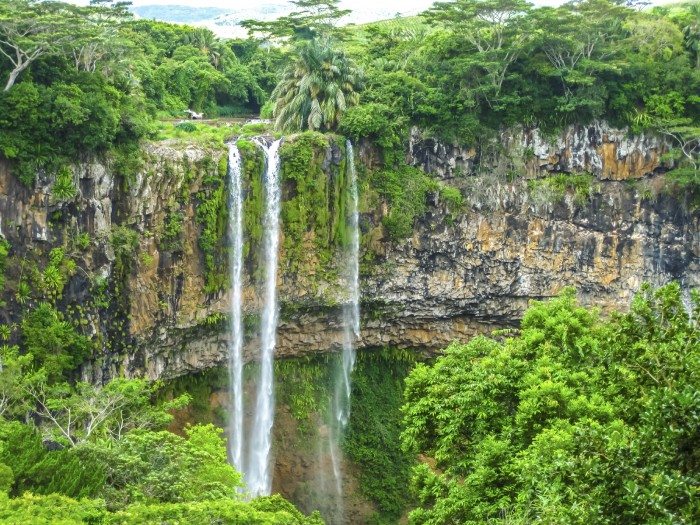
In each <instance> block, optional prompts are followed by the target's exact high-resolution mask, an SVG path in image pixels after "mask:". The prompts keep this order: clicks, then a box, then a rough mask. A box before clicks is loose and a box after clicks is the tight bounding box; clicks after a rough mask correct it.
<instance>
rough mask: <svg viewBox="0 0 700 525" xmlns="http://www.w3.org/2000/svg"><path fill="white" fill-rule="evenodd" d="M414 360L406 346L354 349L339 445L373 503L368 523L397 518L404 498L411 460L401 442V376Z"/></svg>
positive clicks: (403, 508)
mask: <svg viewBox="0 0 700 525" xmlns="http://www.w3.org/2000/svg"><path fill="white" fill-rule="evenodd" d="M415 362H416V358H415V354H413V353H411V352H408V351H400V350H391V349H385V350H382V351H377V352H359V353H358V355H357V363H356V366H355V371H354V373H353V378H352V381H353V383H352V410H351V412H350V421H349V423H348V428H347V430H346V432H345V436H344V440H343V450H344V452H345V454H346V455H347V458H348V459H350V460H351V461H352V462H353V463H354V464H355V465H356V466H357V467H358V472H359V481H360V489H361V490H362V493H363V494H364V495H365V496H366V497H367V498H368V499H369V500H370V501H372V502H373V503H375V504H376V505H377V508H378V512H377V514H376V515H375V516H374V519H373V520H372V522H373V523H377V524H380V523H387V524H388V523H396V522H397V521H398V520H399V518H400V517H401V515H402V514H403V513H404V512H405V511H406V508H407V506H408V504H409V499H408V493H407V490H406V487H408V485H409V481H410V475H411V466H412V465H413V460H412V458H411V456H410V455H409V454H406V453H404V452H402V450H401V444H400V434H401V429H402V423H401V406H402V404H403V386H404V379H405V378H406V376H407V375H408V373H409V372H410V370H411V368H412V367H413V365H414V364H415Z"/></svg>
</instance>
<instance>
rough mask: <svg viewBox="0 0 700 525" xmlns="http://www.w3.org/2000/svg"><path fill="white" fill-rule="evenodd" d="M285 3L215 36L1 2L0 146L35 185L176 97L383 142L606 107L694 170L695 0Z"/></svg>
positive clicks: (394, 146)
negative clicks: (370, 14)
mask: <svg viewBox="0 0 700 525" xmlns="http://www.w3.org/2000/svg"><path fill="white" fill-rule="evenodd" d="M294 3H295V4H297V6H298V10H297V11H295V12H294V13H292V14H291V15H289V16H287V17H283V18H281V19H279V20H277V21H275V22H256V21H246V22H245V23H244V25H246V27H248V29H249V30H250V33H251V37H250V38H248V39H239V40H221V39H219V38H217V37H216V36H215V35H214V34H213V33H212V32H211V31H209V30H207V29H202V28H194V27H189V26H181V25H174V24H166V23H162V22H156V21H149V20H135V19H133V18H132V16H131V15H130V13H129V11H128V10H127V8H126V6H125V4H124V2H110V1H106V0H98V1H93V2H91V4H92V5H91V6H89V7H76V6H73V5H70V4H65V3H61V2H35V1H30V0H22V1H20V0H12V1H8V2H3V5H2V6H0V35H2V36H3V44H2V46H0V51H1V52H2V56H1V57H0V58H1V59H2V61H0V71H2V72H3V74H4V78H3V82H4V83H5V88H4V92H3V93H2V96H1V97H0V130H1V131H2V134H1V136H0V151H2V154H3V155H4V156H5V157H6V158H8V159H12V160H13V161H15V163H16V166H17V169H18V170H19V172H20V174H21V175H22V177H23V180H24V181H25V182H27V183H28V184H30V183H31V182H32V180H33V177H34V173H35V172H36V170H37V169H38V168H48V169H54V170H56V169H58V167H59V166H60V164H61V162H62V161H63V160H64V159H68V158H71V159H72V158H76V157H80V156H85V155H91V154H95V153H104V152H106V151H111V152H112V153H114V154H117V155H118V152H119V151H120V149H121V150H123V149H124V148H128V147H129V145H130V144H133V143H134V142H135V141H138V140H139V139H142V138H147V137H153V136H157V133H156V126H155V124H154V122H155V120H156V119H159V118H164V117H168V116H169V117H183V116H184V111H185V110H186V109H192V110H195V111H203V112H204V113H205V114H206V115H207V116H209V117H216V116H233V115H246V114H256V113H258V112H260V111H261V109H262V112H263V115H264V116H272V115H273V113H274V118H275V124H276V127H277V128H278V129H279V130H284V131H287V132H289V131H293V130H300V129H302V130H303V129H311V130H321V131H324V130H332V131H334V130H340V131H341V132H343V133H345V134H347V135H348V136H350V137H353V138H359V137H365V138H370V139H372V140H374V141H375V142H377V143H378V144H379V145H381V146H383V147H385V148H386V150H387V152H388V153H392V152H393V153H395V152H396V151H397V150H400V149H401V146H402V145H403V143H404V142H405V140H406V137H407V130H408V127H409V126H411V125H417V126H420V127H421V128H423V129H425V130H427V131H429V132H431V133H433V134H435V135H437V136H439V137H444V138H448V139H452V140H457V141H461V142H478V141H485V140H488V139H489V138H490V137H493V136H494V135H495V134H496V133H497V132H498V130H499V129H501V128H502V127H504V126H509V125H516V124H519V125H527V126H538V127H540V128H542V129H544V130H549V131H552V130H556V129H558V128H559V127H561V126H563V125H566V124H569V123H574V122H575V123H587V122H590V121H591V120H593V119H607V120H609V121H610V122H612V123H613V124H616V125H627V126H630V128H631V129H632V130H633V131H635V132H640V131H644V130H653V131H656V132H659V133H663V134H667V135H668V136H669V137H670V138H671V140H673V141H674V144H675V146H677V149H676V151H675V152H674V155H675V156H676V157H677V159H678V160H679V161H680V163H681V164H683V165H685V166H690V167H691V168H692V170H691V172H689V171H688V170H685V171H684V174H685V176H686V177H691V178H692V175H693V173H692V172H696V171H697V155H698V148H699V146H698V144H697V140H696V139H697V135H698V119H700V98H699V96H698V93H700V43H699V42H700V29H699V27H700V21H699V20H700V13H699V11H698V9H699V8H698V6H697V3H695V4H686V5H685V6H683V5H678V6H672V7H656V8H653V9H645V10H639V9H635V8H631V7H627V6H625V5H623V4H622V3H620V2H611V1H608V0H587V1H584V2H572V3H567V4H564V5H563V6H561V7H558V8H537V9H535V8H533V7H532V6H531V5H530V4H528V3H527V2H525V1H524V0H522V1H515V0H478V1H477V0H459V1H454V2H437V3H436V4H435V5H434V6H433V8H431V9H430V10H429V11H427V12H426V13H424V14H423V15H422V16H420V17H417V18H414V19H397V20H391V21H387V22H379V23H374V24H369V25H366V26H359V27H355V26H343V27H341V26H339V25H338V23H339V20H340V19H342V16H343V15H344V14H345V13H346V12H345V11H343V10H341V9H339V8H338V7H337V2H336V1H334V0H300V1H297V2H294ZM292 86H296V87H295V88H294V89H292V88H291V87H292ZM390 157H391V155H390Z"/></svg>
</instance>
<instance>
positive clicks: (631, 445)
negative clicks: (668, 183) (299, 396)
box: [0, 0, 700, 525]
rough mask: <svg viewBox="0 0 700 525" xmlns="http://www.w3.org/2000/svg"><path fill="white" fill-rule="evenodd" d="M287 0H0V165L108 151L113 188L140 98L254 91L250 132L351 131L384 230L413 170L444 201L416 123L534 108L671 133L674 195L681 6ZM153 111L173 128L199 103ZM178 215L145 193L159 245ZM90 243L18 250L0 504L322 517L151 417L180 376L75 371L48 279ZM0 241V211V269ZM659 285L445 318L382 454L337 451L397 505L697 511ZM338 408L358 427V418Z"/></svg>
mask: <svg viewBox="0 0 700 525" xmlns="http://www.w3.org/2000/svg"><path fill="white" fill-rule="evenodd" d="M292 3H293V4H294V5H295V7H296V10H295V11H294V12H293V13H292V14H290V15H288V16H285V17H282V18H280V19H279V20H277V21H274V22H260V21H255V20H249V21H246V22H245V23H244V25H245V27H247V28H248V30H249V31H250V36H249V37H248V38H245V39H221V38H218V37H217V36H216V35H214V34H213V33H212V32H211V31H209V30H207V29H203V28H195V27H190V26H184V25H175V24H167V23H162V22H156V21H151V20H143V19H135V18H134V17H133V16H132V15H131V14H130V12H129V10H128V5H127V4H128V3H127V2H118V1H116V2H115V1H109V0H93V1H91V2H90V5H88V6H82V7H81V6H76V5H73V4H69V3H64V2H57V1H35V0H4V1H3V2H1V3H0V79H1V84H0V87H1V88H2V89H3V91H2V92H1V93H0V156H1V157H2V160H3V162H4V163H5V162H6V163H7V164H8V165H9V166H10V167H11V169H12V170H13V171H14V172H15V173H16V174H17V176H18V177H19V179H20V180H21V181H22V183H23V184H25V185H26V186H27V187H32V186H33V185H34V184H35V181H36V180H37V178H40V177H46V176H52V177H55V184H53V186H52V192H53V194H52V195H51V196H50V197H51V199H54V200H56V201H62V200H70V199H71V198H73V197H74V196H75V195H76V192H77V191H78V190H77V188H76V187H75V186H74V185H73V179H72V176H71V173H70V171H69V170H68V168H67V166H68V165H69V164H70V163H71V162H75V161H79V160H87V159H90V158H92V157H94V156H99V157H104V158H107V159H109V160H110V162H111V166H112V167H113V168H114V169H115V171H116V173H117V175H118V176H119V177H121V179H120V182H121V183H123V184H122V186H118V187H117V190H115V191H120V190H122V189H124V188H126V187H127V186H128V184H127V182H128V179H129V176H131V175H133V173H134V171H135V167H134V162H136V161H137V160H138V154H136V153H138V150H139V147H140V144H141V143H142V142H143V141H146V140H149V139H154V138H157V137H159V136H160V134H161V133H163V127H162V122H163V121H166V120H175V119H180V118H184V117H185V111H186V110H192V111H196V112H204V114H205V115H206V116H207V117H212V118H216V117H234V116H250V115H258V114H259V115H262V116H263V117H266V118H270V119H271V120H272V122H273V124H272V125H273V126H274V128H275V129H274V130H268V129H265V131H272V132H274V133H278V134H279V133H293V132H297V131H311V132H314V131H321V132H330V133H339V134H342V135H344V136H347V137H349V138H352V139H354V140H358V139H368V140H369V141H371V142H373V143H374V145H376V146H377V147H378V148H379V151H381V154H382V155H381V156H382V158H381V159H380V161H379V164H380V165H379V166H376V167H375V168H376V169H374V170H373V171H372V172H371V173H368V174H367V180H366V181H365V182H366V183H367V184H370V185H371V186H372V188H373V189H374V190H375V191H376V192H377V194H379V195H380V196H381V197H382V198H383V199H385V200H386V201H387V202H388V203H389V204H390V205H391V212H390V213H389V214H388V216H387V217H386V218H385V222H384V226H385V228H386V231H387V233H388V236H389V238H390V239H391V240H395V239H400V238H402V237H408V236H410V234H411V233H412V231H413V226H414V223H415V220H416V217H418V216H420V215H421V214H422V213H424V212H425V210H426V194H427V193H428V192H437V193H439V194H440V196H441V198H442V199H443V200H444V201H445V202H446V203H447V204H448V207H449V205H450V204H452V205H454V207H455V208H458V207H459V205H460V204H461V199H462V195H461V194H460V193H459V191H458V190H456V189H454V188H448V187H443V186H441V185H439V184H438V183H437V182H436V181H435V180H433V179H431V178H430V177H428V176H427V175H425V174H424V173H422V172H421V171H420V170H418V169H416V168H413V167H409V166H407V165H406V164H405V161H404V155H403V153H404V148H405V143H406V141H407V140H408V136H409V130H410V128H411V127H412V126H417V127H419V128H421V129H422V130H424V131H425V132H427V133H431V134H433V135H435V136H437V137H439V138H441V139H446V140H451V141H456V142H461V143H469V144H476V145H479V144H483V143H486V142H488V141H490V140H492V139H493V138H494V137H496V136H497V135H498V132H499V131H500V130H501V129H503V128H504V127H507V126H512V125H525V126H533V127H534V126H537V127H539V128H540V129H541V130H542V132H544V133H554V132H555V131H557V130H559V129H561V128H562V127H563V126H565V125H568V124H571V123H580V124H587V123H590V122H591V121H593V120H596V119H605V120H607V121H609V122H611V123H612V124H614V125H618V126H627V127H628V128H629V129H630V131H632V132H634V133H641V132H650V133H657V134H662V135H664V136H666V137H668V139H669V141H670V142H671V143H672V144H673V146H674V148H673V149H672V151H671V152H670V153H669V157H670V158H672V159H673V160H674V161H675V164H674V167H675V169H674V170H673V171H672V172H670V176H671V177H672V178H673V180H675V182H676V183H677V184H678V185H679V186H680V187H681V188H685V189H688V190H689V191H690V192H691V193H692V192H695V194H696V195H697V194H698V188H700V161H699V157H700V7H699V5H700V4H698V3H688V4H678V5H672V6H667V7H654V8H647V9H638V8H637V7H636V6H634V5H628V4H629V3H627V2H619V1H609V0H583V1H577V2H570V3H566V4H564V5H562V6H560V7H556V8H553V7H545V8H535V7H534V6H533V5H531V4H529V3H527V2H525V1H524V0H455V1H451V2H446V1H445V2H436V3H435V4H434V6H433V7H432V8H431V9H429V10H428V11H427V12H425V13H423V14H421V15H420V16H418V17H414V18H404V19H394V20H388V21H384V22H377V23H373V24H368V25H363V26H342V25H341V23H340V22H341V21H342V17H343V16H344V14H345V11H343V10H342V9H340V7H339V2H338V1H337V0H296V1H294V2H292ZM171 128H172V125H171V126H170V128H168V129H171ZM177 129H178V132H182V133H191V136H192V137H193V140H194V137H196V136H197V132H198V131H197V130H198V129H199V128H198V127H197V126H196V125H194V124H191V123H184V124H179V125H178V128H177ZM256 129H257V128H256ZM224 131H225V130H224ZM319 136H321V135H320V134H319V133H308V134H307V135H305V136H304V137H305V139H304V140H301V141H299V142H298V143H297V145H296V146H295V145H294V144H293V143H292V144H290V145H288V146H287V149H286V150H284V151H283V154H289V151H290V150H291V149H293V148H297V149H298V150H300V151H301V150H303V152H304V154H305V155H306V157H304V158H307V157H308V159H311V160H313V161H314V162H315V160H314V159H312V157H313V155H312V151H311V146H308V144H306V142H305V141H307V142H308V141H310V140H313V139H314V138H316V139H317V138H318V137H319ZM209 138H211V136H207V139H209ZM223 138H224V137H223V134H218V135H217V134H215V135H214V139H215V140H217V141H218V142H219V143H221V142H222V141H223ZM225 138H229V137H225ZM300 144H301V145H300ZM300 157H301V155H300ZM308 159H307V160H308ZM311 160H309V161H308V162H311ZM306 167H307V165H306V164H305V165H303V166H302V167H301V168H299V167H298V166H297V167H296V168H298V171H299V173H296V175H298V177H297V178H298V180H299V181H303V180H304V175H305V168H306ZM216 169H217V168H216V167H214V170H216ZM224 172H225V166H224ZM203 186H204V187H203V188H202V190H201V192H202V194H206V196H207V197H208V198H209V201H208V202H209V204H211V206H208V207H207V206H201V207H200V208H199V209H198V211H197V213H198V215H197V220H198V221H199V226H200V227H201V229H202V232H203V234H202V237H201V238H200V248H201V249H202V251H203V252H205V256H206V260H205V266H206V267H207V271H210V270H211V273H212V274H214V271H213V270H212V267H216V266H217V264H218V262H219V260H220V259H221V260H223V259H224V258H225V257H224V256H225V253H224V249H223V248H221V247H220V246H218V244H217V242H218V241H220V239H221V235H220V230H221V229H222V227H221V220H220V219H221V216H220V215H217V210H218V209H219V207H220V206H221V205H222V203H225V199H226V194H225V192H224V186H223V183H221V181H220V179H216V178H215V177H210V179H207V180H205V182H204V185H203ZM257 190H258V191H259V190H260V188H257ZM212 203H213V204H212ZM302 204H305V203H302ZM302 204H299V206H300V207H301V206H302ZM173 206H174V205H173ZM217 206H219V207H217ZM300 209H301V208H300ZM304 209H305V208H304ZM297 219H298V220H299V221H300V220H301V219H299V218H298V217H297ZM183 220H184V219H183V216H182V215H181V214H178V213H172V214H171V215H170V216H169V219H168V221H169V222H168V223H167V226H166V232H165V233H164V235H163V239H162V240H161V241H162V243H163V246H176V245H177V243H178V242H179V241H180V233H181V230H182V228H183ZM251 222H254V221H251ZM258 222H259V221H258ZM288 222H289V223H290V224H291V223H292V222H293V221H292V220H291V219H290V220H289V221H288ZM323 226H324V227H325V226H326V225H323ZM319 228H320V227H319ZM84 235H87V234H84ZM301 237H302V234H301V233H299V238H300V239H301ZM289 239H291V240H294V239H292V237H291V236H290V237H289ZM110 243H111V247H112V249H113V251H114V271H115V273H116V275H117V277H119V278H122V280H125V279H124V276H127V277H128V275H129V272H130V269H131V268H130V266H129V265H130V264H131V263H130V255H131V254H132V253H133V252H135V251H136V247H137V246H138V237H137V232H135V231H134V230H132V229H130V228H129V227H128V226H116V227H114V228H113V230H112V232H111V234H110ZM89 244H90V239H89V237H85V236H83V235H82V234H81V236H78V237H76V238H75V239H71V241H70V245H66V247H65V248H55V249H53V250H51V251H50V254H48V262H47V264H46V265H45V266H43V267H42V268H41V269H40V268H39V267H38V266H36V265H34V266H32V265H30V264H29V263H27V265H26V272H25V266H22V272H23V273H22V279H20V281H19V282H18V283H17V290H16V293H15V295H14V298H15V299H16V301H17V303H18V304H20V305H22V315H21V319H20V320H19V321H18V322H17V323H15V324H14V325H13V326H9V325H5V324H0V364H1V366H0V523H65V524H73V523H94V524H102V523H114V524H117V523H119V524H130V523H134V524H136V523H241V524H243V523H251V524H253V523H255V524H268V523H269V524H285V525H287V524H317V523H321V518H320V517H319V516H318V515H317V514H312V515H311V516H305V515H303V514H301V513H300V512H299V511H298V510H297V509H295V508H294V507H293V506H292V505H291V504H289V503H288V502H286V501H284V500H283V499H281V498H279V497H269V498H259V499H255V500H253V501H251V502H246V501H244V500H243V498H242V497H241V495H240V493H239V490H238V489H239V486H240V483H241V476H240V474H239V473H238V472H236V471H235V470H234V469H233V468H232V467H231V466H230V465H229V464H228V462H227V458H226V447H225V442H224V439H223V437H222V434H221V432H220V429H218V428H216V427H214V426H212V425H192V426H189V427H187V428H186V429H185V430H184V432H183V433H182V434H175V433H173V432H170V431H169V430H167V429H168V425H169V424H170V423H171V422H172V419H173V411H175V410H177V409H180V408H182V407H184V406H186V405H187V404H188V403H189V402H190V401H191V399H190V398H189V396H188V395H183V396H167V395H164V393H163V392H164V390H163V385H162V384H160V383H158V382H156V383H150V382H147V381H145V380H137V379H130V380H127V379H116V380H113V381H111V382H109V383H107V384H105V385H99V386H98V385H93V384H90V383H86V382H83V381H81V377H80V373H79V369H80V365H81V364H82V363H83V362H84V361H85V359H87V358H88V357H89V356H90V355H93V354H94V352H96V344H97V343H96V342H95V341H94V340H93V339H91V338H90V337H88V335H86V333H85V331H84V330H83V325H84V324H87V323H82V321H83V320H84V319H81V315H82V313H81V312H80V311H77V312H71V313H70V314H69V313H67V311H66V309H65V308H64V307H65V305H64V304H62V303H61V298H62V294H63V291H64V288H65V287H66V286H67V284H68V282H69V280H70V278H71V277H72V276H73V275H75V274H76V272H77V271H78V269H77V268H76V262H75V260H74V257H73V255H72V254H73V253H78V252H79V251H80V250H81V249H84V248H85V247H86V246H88V245H89ZM297 244H298V246H297V249H301V248H300V246H301V242H299V243H297ZM10 249H11V247H10V246H9V243H8V242H7V241H5V239H4V237H2V236H0V291H1V290H2V289H3V287H4V280H5V269H6V264H7V260H8V254H9V252H10ZM217 250H218V251H217ZM214 277H216V276H214ZM224 281H225V278H224V279H219V280H217V279H215V278H212V279H211V282H207V286H208V287H209V288H210V289H209V288H208V289H207V291H208V292H209V291H211V292H219V291H220V290H221V288H222V282H224ZM109 287H110V285H109V283H107V282H103V281H97V282H95V283H94V288H93V289H91V293H92V295H93V300H94V301H95V303H96V304H98V305H99V307H100V308H103V309H104V310H108V309H110V308H115V309H116V308H118V305H116V306H115V305H114V304H113V303H114V302H115V301H117V300H118V299H115V297H116V298H118V297H119V290H116V289H114V288H109ZM110 293H112V294H113V295H110ZM683 299H684V298H683V296H682V294H681V291H680V289H679V287H678V286H677V285H669V286H667V287H665V288H661V289H659V290H651V289H644V290H642V292H641V294H640V295H639V297H638V298H637V299H636V300H635V302H634V304H633V305H632V309H631V312H630V313H628V314H621V313H620V314H614V315H612V316H611V317H610V316H602V315H600V313H599V312H597V311H595V310H591V309H586V308H583V307H581V306H579V305H578V304H577V303H576V301H575V296H574V294H573V292H572V293H565V294H564V295H562V296H561V297H560V298H558V299H555V300H553V301H551V302H547V303H537V304H535V305H533V306H532V307H531V308H530V310H529V311H528V312H527V314H526V316H525V318H524V319H523V322H522V325H521V327H520V329H519V330H517V331H513V332H507V333H498V334H495V335H494V336H493V338H484V337H480V338H476V339H474V340H472V341H470V342H467V343H465V344H457V343H455V344H454V345H452V346H450V347H449V348H448V349H446V350H445V353H444V356H442V357H440V358H439V359H437V360H436V361H434V362H433V363H429V364H421V365H418V366H417V367H416V368H415V369H414V370H413V372H412V373H411V374H410V376H409V377H408V379H407V382H406V389H405V405H404V407H403V411H402V413H403V417H404V421H403V426H402V427H401V429H399V428H398V424H397V425H393V426H392V428H391V432H387V434H390V436H389V438H391V439H394V438H396V439H398V435H399V432H401V436H402V442H403V452H401V451H399V450H398V448H397V449H396V450H392V451H387V450H383V451H382V453H381V454H377V453H375V452H374V451H375V449H379V448H381V447H382V446H384V445H383V444H384V442H383V441H381V440H382V439H385V438H386V439H387V442H388V441H390V439H389V438H387V437H386V436H384V435H372V436H369V438H367V439H365V438H366V437H367V436H359V435H351V436H350V438H349V440H350V445H348V448H349V449H350V451H351V454H354V456H355V457H357V458H359V459H358V461H362V462H364V463H366V464H368V465H373V467H372V468H374V469H376V472H377V475H378V476H381V475H386V476H387V477H391V479H392V485H391V487H390V490H387V489H386V487H382V488H377V484H376V483H374V484H373V483H372V480H365V481H364V483H365V485H366V486H367V487H370V488H369V489H368V490H376V491H377V492H378V493H379V492H381V494H378V496H377V499H378V500H380V501H382V504H383V505H384V507H385V508H386V509H387V510H386V512H387V513H388V514H387V515H390V516H391V517H392V519H394V520H398V519H400V518H401V514H402V512H403V511H404V510H405V508H406V507H407V506H408V507H411V508H412V509H413V510H412V511H411V512H410V518H409V520H410V522H411V523H415V524H449V523H473V524H477V523H502V524H504V525H505V524H525V523H543V524H562V525H564V524H571V523H580V524H589V523H600V524H604V523H611V524H612V523H628V524H641V523H655V524H669V525H670V524H676V523H687V524H691V523H698V522H700V494H699V493H698V491H699V487H700V452H698V443H700V394H699V392H700V376H699V374H700V338H699V333H698V325H697V317H698V315H699V314H700V310H699V309H698V300H697V297H695V296H693V297H692V298H691V300H689V301H686V303H691V304H690V306H688V304H685V303H684V301H683ZM4 307H5V305H4V304H0V308H4ZM115 330H116V329H115ZM368 377H373V378H374V380H376V382H380V381H381V380H382V378H381V377H374V376H372V375H371V374H368ZM358 388H360V389H361V390H362V389H364V390H362V391H361V393H362V394H363V395H367V397H368V398H369V399H375V397H374V396H375V394H376V393H375V392H374V391H372V390H371V388H370V387H368V386H367V385H360V387H358ZM400 396H401V394H400V393H398V394H396V396H394V397H391V403H389V402H388V401H386V400H385V399H384V398H380V399H381V402H382V403H385V404H392V406H393V404H395V402H396V399H398V398H400ZM358 414H359V415H358ZM361 416H366V417H365V419H366V421H365V422H364V424H365V425H366V428H370V427H373V426H377V425H379V423H381V422H380V421H378V419H377V418H376V417H374V418H373V417H369V416H367V414H363V413H361V412H357V413H355V414H354V415H353V417H355V418H357V419H360V417H361ZM372 416H374V414H372ZM394 426H395V427H396V428H394ZM368 434H369V432H368ZM370 438H371V439H370ZM367 442H370V443H373V445H372V446H373V447H375V448H371V447H370V446H369V445H367V446H366V445H365V444H366V443H367ZM378 442H380V445H377V444H376V443H378ZM419 459H420V462H419ZM411 467H413V470H412V479H411V482H410V485H411V489H412V492H411V493H410V494H409V493H408V491H407V490H406V487H405V485H406V483H408V481H407V479H405V478H408V476H409V474H408V472H409V470H410V469H411ZM397 472H398V473H397ZM397 480H399V481H397ZM404 481H405V482H406V483H404ZM402 483H403V484H402ZM372 487H374V488H372Z"/></svg>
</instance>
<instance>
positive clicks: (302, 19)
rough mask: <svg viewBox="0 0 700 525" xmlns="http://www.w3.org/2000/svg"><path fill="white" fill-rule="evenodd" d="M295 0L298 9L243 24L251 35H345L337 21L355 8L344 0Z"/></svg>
mask: <svg viewBox="0 0 700 525" xmlns="http://www.w3.org/2000/svg"><path fill="white" fill-rule="evenodd" d="M291 3H292V5H293V6H294V7H296V8H297V9H298V11H294V12H292V13H291V14H289V15H287V16H282V17H280V18H278V19H277V20H274V21H272V22H265V21H260V20H244V21H243V22H241V26H243V27H245V28H246V29H248V32H249V34H250V35H256V34H259V35H262V36H263V38H265V39H266V40H271V39H273V40H279V39H287V38H290V39H292V40H313V39H316V38H330V37H333V38H336V39H338V38H340V37H341V36H342V31H341V30H339V29H338V28H337V27H336V25H337V23H338V21H339V20H340V19H341V18H343V17H344V16H346V15H348V14H349V13H350V12H351V11H350V10H349V9H340V8H339V7H338V4H339V3H340V0H292V1H291Z"/></svg>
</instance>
